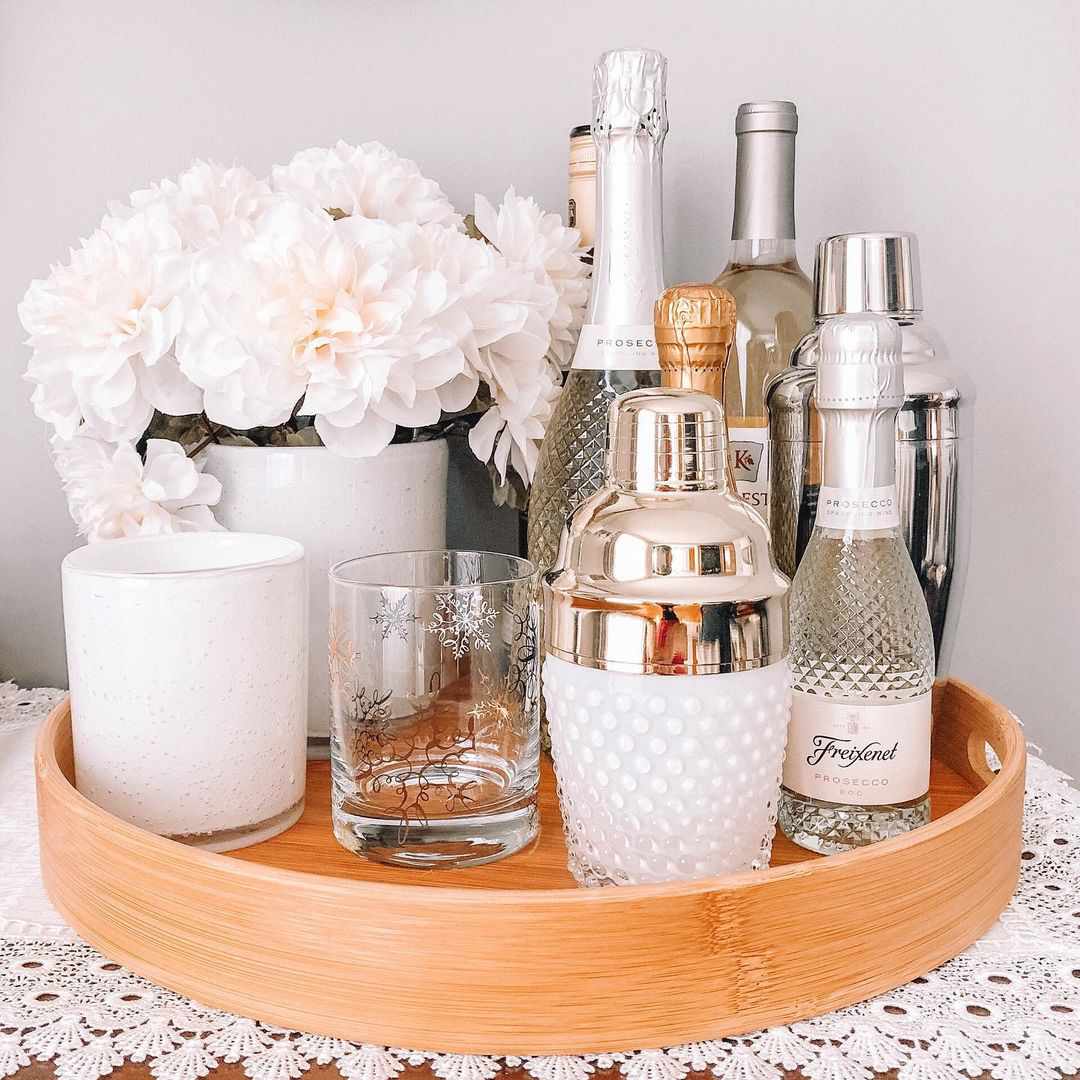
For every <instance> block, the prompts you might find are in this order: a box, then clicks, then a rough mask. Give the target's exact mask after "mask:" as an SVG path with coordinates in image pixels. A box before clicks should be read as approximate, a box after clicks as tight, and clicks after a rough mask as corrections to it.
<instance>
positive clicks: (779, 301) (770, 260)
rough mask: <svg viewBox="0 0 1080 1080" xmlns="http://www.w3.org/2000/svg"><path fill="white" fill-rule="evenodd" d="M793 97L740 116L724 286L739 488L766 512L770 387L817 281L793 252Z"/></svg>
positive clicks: (807, 319) (731, 435) (803, 328)
mask: <svg viewBox="0 0 1080 1080" xmlns="http://www.w3.org/2000/svg"><path fill="white" fill-rule="evenodd" d="M798 130H799V117H798V114H797V112H796V111H795V106H794V105H793V104H792V103H791V102H790V101H753V102H747V103H745V104H743V105H740V106H739V111H738V113H737V114H736V117H735V135H736V141H737V150H736V158H735V162H736V164H735V216H734V220H733V223H732V227H731V255H730V257H729V259H728V264H727V266H725V267H724V269H723V271H722V272H721V273H720V276H719V277H718V278H717V279H716V284H717V285H719V286H721V287H722V288H724V289H727V291H728V292H730V293H731V295H732V296H734V297H735V307H736V311H737V315H738V324H737V327H736V332H735V345H734V351H733V354H732V357H731V360H730V362H729V363H728V369H727V375H726V377H725V379H724V410H725V412H726V413H727V421H728V443H729V453H730V455H731V465H732V472H733V473H734V476H735V486H736V488H737V489H738V492H739V494H740V495H741V496H742V498H743V500H744V501H745V502H747V503H749V505H750V506H752V507H754V509H756V510H759V511H760V512H761V513H762V514H765V515H766V516H768V499H769V465H770V462H769V433H768V423H769V421H768V413H767V411H766V408H765V386H766V384H767V383H768V381H769V379H771V378H772V376H773V375H775V374H777V372H780V371H783V370H784V368H786V367H787V366H788V364H789V363H790V362H791V352H792V350H793V349H794V348H795V346H796V345H797V344H798V343H799V340H800V338H802V336H803V335H804V334H806V333H808V332H809V330H810V328H811V326H812V325H813V321H814V301H813V287H812V286H811V284H810V279H809V278H808V277H807V276H806V275H805V274H804V273H803V272H802V270H801V269H799V263H798V261H797V259H796V257H795V133H796V132H797V131H798Z"/></svg>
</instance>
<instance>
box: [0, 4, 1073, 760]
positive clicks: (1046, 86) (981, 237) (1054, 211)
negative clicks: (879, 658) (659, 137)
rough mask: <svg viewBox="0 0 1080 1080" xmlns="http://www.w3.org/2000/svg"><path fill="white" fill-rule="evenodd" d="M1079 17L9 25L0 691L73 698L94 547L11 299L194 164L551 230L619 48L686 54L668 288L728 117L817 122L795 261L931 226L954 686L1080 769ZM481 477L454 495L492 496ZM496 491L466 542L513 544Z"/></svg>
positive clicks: (679, 274)
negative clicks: (598, 62) (960, 495)
mask: <svg viewBox="0 0 1080 1080" xmlns="http://www.w3.org/2000/svg"><path fill="white" fill-rule="evenodd" d="M1078 12H1080V5H1077V4H1075V3H1073V2H1071V0H1038V2H1036V3H1031V4H1024V5H1018V4H1015V3H1009V2H1001V0H994V2H987V0H983V2H976V0H973V2H959V0H953V2H950V3H948V4H941V3H931V2H926V3H923V2H906V3H901V2H897V0H884V2H882V0H851V2H850V3H840V2H836V0H819V2H817V3H814V4H802V3H797V2H795V0H791V2H790V3H781V2H775V0H743V2H741V3H734V2H729V3H725V4H718V3H716V2H715V0H702V2H698V0H683V2H682V3H679V4H657V3H645V2H644V0H607V2H602V3H592V4H574V5H560V4H557V3H555V4H551V3H548V4H543V5H542V4H538V3H533V4H527V3H522V2H519V0H501V2H476V3H457V4H448V3H436V2H413V3H406V2H404V0H388V2H366V3H365V2H360V0H318V2H307V3H302V2H300V0H295V2H293V3H284V2H280V0H279V2H272V0H261V2H255V0H232V2H230V3H227V4H224V3H219V2H212V0H184V2H183V3H167V4H166V3H146V2H145V0H138V2H136V0H99V2H97V3H94V4H87V3H84V2H82V0H70V2H59V0H33V2H30V0H23V2H17V0H0V192H2V198H0V215H2V218H3V220H2V223H0V224H2V228H0V237H2V238H3V258H2V259H0V312H2V316H0V327H2V328H3V332H4V333H5V334H6V335H7V342H8V347H9V352H8V362H7V363H6V364H5V365H4V367H3V374H2V375H0V379H2V380H3V383H2V386H0V425H2V426H0V430H2V431H3V432H4V452H5V464H6V467H5V468H3V469H2V470H0V486H2V493H0V494H2V503H0V505H3V507H4V508H5V511H6V512H5V518H4V525H5V530H4V541H3V543H2V544H0V582H2V584H3V587H4V593H3V599H4V606H3V612H2V615H0V671H2V672H3V673H4V674H6V675H11V676H14V677H16V678H17V679H19V680H21V681H23V682H27V683H63V682H64V661H63V651H62V635H61V621H60V608H59V588H58V580H57V572H56V569H57V564H58V562H59V560H60V558H61V557H62V556H63V554H64V553H65V552H66V551H68V550H69V549H70V548H71V547H72V546H73V544H74V542H75V538H74V535H73V530H72V527H71V525H70V523H69V521H68V518H67V515H66V511H65V507H64V503H63V499H62V497H61V494H60V490H59V486H58V483H57V481H56V478H55V476H54V474H53V471H52V467H51V464H50V461H49V457H48V453H47V439H46V431H45V428H44V425H42V424H41V423H39V422H38V421H37V420H36V419H35V418H34V417H33V415H32V414H31V412H30V409H29V406H28V404H27V397H28V388H27V386H26V384H24V383H23V382H21V381H20V375H21V372H22V370H23V368H24V367H25V363H26V359H27V353H26V350H25V349H24V347H23V346H22V345H21V337H22V333H21V330H20V327H19V325H18V322H17V319H16V316H15V305H16V302H17V301H18V299H19V297H20V296H21V295H22V292H23V290H24V288H25V286H26V284H27V282H28V281H29V280H30V278H31V277H33V276H39V275H41V274H42V273H44V272H45V271H46V269H47V267H48V264H49V263H50V262H51V261H52V260H56V259H59V258H62V257H64V256H65V253H66V250H67V246H68V245H69V244H71V243H72V242H73V241H74V240H75V239H76V238H77V237H79V236H82V235H84V234H86V233H87V232H89V231H90V230H91V229H92V228H93V226H94V225H95V224H96V223H97V220H98V218H99V216H100V214H101V212H102V209H103V207H104V205H105V203H106V201H107V200H108V199H114V198H122V197H123V196H125V195H126V194H127V192H128V191H129V190H131V189H132V188H134V187H137V186H142V185H143V184H144V183H145V182H146V181H148V180H151V179H155V178H159V177H161V176H167V175H170V174H175V173H177V172H179V171H180V170H181V169H182V168H184V167H185V166H186V165H187V164H188V163H189V162H190V161H191V159H192V158H194V157H196V156H203V157H211V158H215V159H217V160H219V161H223V162H226V163H228V162H232V161H238V162H243V163H244V164H246V165H248V166H249V167H250V168H251V169H253V170H254V171H255V172H264V171H266V170H268V168H269V166H270V165H271V164H272V163H274V162H275V161H281V160H285V159H287V158H288V157H289V156H290V155H291V154H292V153H293V152H294V151H295V150H297V149H300V148H303V147H306V146H311V145H325V144H327V143H329V142H331V141H333V140H334V139H336V138H338V137H343V138H346V139H348V140H350V141H354V142H360V141H363V140H365V139H372V138H376V139H381V140H383V141H384V142H387V143H389V144H390V145H392V146H393V147H395V148H396V149H397V150H398V151H400V152H401V153H403V154H405V155H407V156H410V157H414V158H415V159H417V160H418V161H419V162H420V163H421V165H422V166H423V168H424V169H425V171H426V172H427V173H428V174H429V175H431V176H433V177H435V178H437V179H439V180H440V181H441V182H442V184H443V186H444V187H445V188H446V189H447V191H448V192H449V193H450V195H451V197H452V198H454V200H455V201H456V202H457V204H458V205H459V206H465V205H467V204H468V202H469V200H470V198H471V195H472V193H473V192H474V191H481V192H484V193H485V194H487V195H488V196H490V197H496V196H498V195H499V194H500V193H501V192H502V190H503V189H504V188H505V187H506V186H507V185H508V184H511V183H513V184H516V185H517V187H518V188H519V190H522V191H526V192H531V193H534V194H536V195H537V196H538V197H539V198H540V200H541V201H542V202H544V203H545V204H547V205H548V206H549V207H552V208H559V207H560V206H561V204H562V202H563V199H564V193H565V159H566V133H567V130H568V129H569V127H570V126H571V125H572V124H575V123H580V122H582V121H584V120H587V119H588V113H589V93H590V77H589V73H590V68H591V65H592V61H593V59H594V57H595V56H596V55H597V53H599V52H600V51H601V50H602V49H604V48H610V47H613V46H617V45H620V44H646V45H649V46H652V47H655V48H659V49H662V50H663V51H664V52H665V53H666V54H667V55H668V57H669V58H670V80H669V83H670V93H669V101H670V112H671V135H670V137H669V140H668V150H667V164H666V212H667V269H668V277H669V280H671V281H678V280H686V279H691V278H697V279H700V278H703V277H711V276H712V275H713V274H715V272H716V271H717V270H718V269H719V268H720V267H721V265H722V264H723V262H724V258H725V254H726V250H727V239H726V238H727V231H728V229H729V227H730V221H731V195H732V192H731V184H732V176H733V167H734V160H733V156H734V137H733V135H732V115H733V112H734V109H735V107H736V106H737V105H738V103H739V102H740V101H743V100H749V99H753V98H766V97H783V98H791V99H793V100H794V101H796V102H797V103H798V105H799V111H800V114H801V118H802V133H801V134H800V136H799V162H798V174H799V176H798V223H799V230H800V236H801V238H802V239H801V241H800V251H801V256H802V259H803V265H804V266H805V267H806V268H807V269H809V268H810V266H811V259H810V253H811V251H812V246H813V242H814V241H815V240H816V239H817V238H818V237H820V236H822V235H824V234H826V233H830V232H839V231H847V230H855V229H882V228H904V229H912V230H915V231H916V232H917V233H918V234H919V238H920V242H921V245H922V255H923V267H924V280H925V292H926V296H927V308H928V315H929V316H930V317H931V318H932V319H933V321H934V322H936V323H937V325H938V326H939V327H940V329H941V330H942V331H943V332H944V335H945V338H946V340H947V341H948V342H949V345H950V347H951V352H952V355H953V358H954V361H955V363H956V364H957V365H958V366H960V367H962V368H964V369H966V371H967V372H968V373H969V374H970V375H971V376H972V378H973V379H974V380H975V382H976V384H977V386H978V389H979V404H978V415H977V425H978V461H977V470H976V480H975V492H974V504H975V515H976V532H975V542H974V546H973V550H972V556H971V557H972V563H971V572H970V576H969V579H968V588H967V594H966V596H965V598H964V613H963V625H962V627H961V632H960V640H959V642H958V647H957V651H956V656H955V661H954V668H955V671H956V673H957V674H960V675H962V676H964V677H966V678H969V679H971V680H972V681H974V682H975V683H977V684H979V685H980V686H982V687H984V688H985V689H986V690H988V691H989V692H991V693H992V694H994V695H996V696H997V697H999V698H1000V699H1001V700H1003V701H1004V702H1006V703H1007V704H1008V705H1010V706H1011V707H1012V708H1014V709H1015V710H1016V711H1017V712H1019V713H1020V714H1021V715H1022V716H1023V717H1024V718H1025V719H1026V720H1027V724H1028V730H1029V733H1030V736H1031V737H1032V738H1033V739H1034V740H1036V741H1037V742H1040V743H1042V744H1043V745H1044V746H1045V748H1046V750H1047V752H1048V754H1049V755H1050V756H1051V758H1052V759H1053V760H1055V761H1056V762H1058V763H1060V764H1062V765H1063V766H1065V767H1068V768H1071V769H1072V770H1073V771H1074V772H1076V771H1077V770H1080V734H1078V732H1077V727H1076V724H1075V721H1074V718H1075V715H1076V711H1075V706H1074V702H1073V698H1072V693H1071V689H1069V687H1071V676H1072V674H1073V668H1074V664H1075V661H1074V654H1075V652H1076V647H1075V646H1076V639H1077V636H1078V631H1080V618H1078V616H1077V595H1076V594H1077V587H1078V584H1080V582H1078V574H1077V557H1076V554H1075V550H1076V542H1077V539H1078V538H1080V516H1078V511H1077V499H1076V493H1075V481H1074V477H1075V475H1076V468H1077V465H1078V463H1080V442H1078V435H1077V426H1076V424H1075V420H1074V412H1073V410H1074V409H1075V407H1076V402H1077V400H1078V391H1080V375H1078V370H1077V369H1078V360H1077V356H1078V349H1077V337H1078V323H1077V320H1076V310H1077V300H1076V285H1077V281H1078V278H1080V275H1078V273H1077V251H1078V241H1080V227H1078V226H1080V219H1078V209H1077V189H1078V182H1077V171H1076V169H1077V156H1078V155H1077V151H1078V145H1077V135H1076V109H1077V103H1078V100H1080V93H1078V91H1080V80H1078V75H1077V71H1078V69H1077V65H1076V56H1077V52H1078V48H1080V34H1078ZM481 480H482V477H480V478H479V479H478V478H477V476H476V475H475V473H474V474H473V475H472V477H471V478H469V477H466V478H465V479H464V480H461V481H460V482H461V483H462V484H463V487H462V488H461V490H466V489H467V490H470V491H473V492H477V491H479V490H480V488H481V486H482V485H481V484H480V481H481ZM491 513H492V511H491V510H490V509H489V507H488V505H487V504H486V503H485V502H484V501H483V499H482V498H480V497H479V496H477V497H476V499H475V500H474V502H473V504H471V505H470V506H469V509H468V511H467V512H466V510H465V508H464V507H463V506H461V505H459V506H458V507H457V508H456V510H455V514H456V515H457V518H456V520H455V521H454V522H452V524H451V535H452V537H454V538H455V539H457V540H458V541H461V542H465V541H468V540H470V539H472V540H474V541H477V542H479V541H485V542H489V543H490V542H492V540H491V538H492V537H495V541H496V542H497V543H500V544H502V545H503V546H506V545H508V544H510V543H512V542H513V523H512V522H511V521H508V519H507V518H506V517H505V515H504V516H503V517H502V518H501V520H500V521H499V522H498V523H497V524H496V523H494V522H493V521H491V520H488V519H487V518H486V517H485V515H488V514H491Z"/></svg>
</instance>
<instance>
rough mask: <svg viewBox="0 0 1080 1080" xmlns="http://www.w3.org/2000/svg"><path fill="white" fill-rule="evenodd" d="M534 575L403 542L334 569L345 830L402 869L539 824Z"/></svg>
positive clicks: (509, 840)
mask: <svg viewBox="0 0 1080 1080" xmlns="http://www.w3.org/2000/svg"><path fill="white" fill-rule="evenodd" d="M535 595H536V572H535V570H534V568H533V566H532V564H531V563H529V562H527V561H526V560H525V559H519V558H515V557H514V556H512V555H499V554H495V553H493V552H484V551H406V552H393V553H389V554H384V555H369V556H365V557H363V558H357V559H349V560H347V561H345V562H341V563H338V564H337V565H336V566H334V567H332V568H331V570H330V649H329V653H330V702H331V730H330V756H331V770H332V771H331V775H332V798H333V821H334V835H335V836H336V837H337V839H338V841H339V842H340V843H341V844H343V845H344V846H345V847H347V848H348V849H349V850H350V851H355V852H357V853H358V854H360V855H365V856H367V857H368V858H371V859H375V860H377V861H379V862H385V863H391V864H394V865H397V866H411V867H453V866H472V865H477V864H479V863H485V862H491V861H493V860H495V859H499V858H503V857H504V856H506V855H511V854H513V852H515V851H518V850H519V849H521V848H522V847H524V846H525V845H526V844H528V843H529V842H530V841H531V840H532V839H533V838H534V837H535V836H536V834H537V830H538V827H539V816H538V813H537V808H536V788H537V780H538V776H539V650H538V643H537V631H538V627H539V612H538V605H537V603H536V601H535Z"/></svg>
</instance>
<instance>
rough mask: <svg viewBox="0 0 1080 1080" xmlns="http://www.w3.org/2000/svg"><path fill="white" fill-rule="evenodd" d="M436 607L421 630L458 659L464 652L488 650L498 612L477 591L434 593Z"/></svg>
mask: <svg viewBox="0 0 1080 1080" xmlns="http://www.w3.org/2000/svg"><path fill="white" fill-rule="evenodd" d="M435 603H436V605H437V606H436V608H435V611H434V612H433V613H432V616H431V622H430V623H427V624H425V626H424V629H425V630H426V631H427V632H428V633H429V634H434V635H435V637H437V638H438V639H439V644H440V645H442V647H443V648H444V649H450V650H451V651H452V652H453V654H454V658H455V659H457V660H460V659H461V658H462V657H463V656H464V655H465V654H466V653H468V652H479V651H480V650H481V649H486V650H489V651H490V649H491V630H492V627H493V626H494V625H495V617H496V616H497V615H498V612H497V611H496V610H495V609H494V608H493V607H492V606H491V605H490V604H489V603H488V602H487V601H486V600H485V599H484V597H483V596H482V595H481V594H480V593H479V592H468V593H467V592H457V593H436V595H435Z"/></svg>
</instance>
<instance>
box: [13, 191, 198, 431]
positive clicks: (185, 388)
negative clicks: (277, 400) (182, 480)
mask: <svg viewBox="0 0 1080 1080" xmlns="http://www.w3.org/2000/svg"><path fill="white" fill-rule="evenodd" d="M186 273H187V260H186V258H185V256H184V254H183V252H182V250H181V243H180V237H179V234H178V233H177V231H176V229H175V228H174V226H173V224H172V221H171V220H170V216H169V213H168V211H167V209H166V208H165V207H164V206H153V207H148V208H147V209H146V210H142V211H139V212H137V213H134V214H132V215H131V216H130V217H128V218H127V219H124V220H121V219H118V218H106V219H105V220H104V221H103V222H102V225H101V227H100V228H99V229H98V230H97V231H96V232H95V233H94V234H93V235H92V236H90V237H89V238H88V239H86V240H84V241H83V242H82V246H81V247H80V248H79V249H78V250H77V251H73V252H72V253H71V261H70V262H69V263H68V264H67V265H63V266H61V265H58V266H54V267H53V269H52V272H51V273H50V275H49V277H48V278H46V279H45V280H41V281H34V282H31V284H30V288H29V289H28V290H27V292H26V296H25V297H24V298H23V301H22V303H21V304H20V305H19V317H20V319H21V320H22V324H23V326H24V327H25V328H26V330H27V332H28V333H29V335H30V336H29V339H28V344H29V345H31V346H32V347H33V350H34V354H33V356H32V357H31V360H30V364H29V366H28V368H27V372H26V377H27V378H28V379H29V380H30V381H31V382H33V383H35V384H36V387H35V389H34V393H33V396H32V398H31V400H32V401H33V404H34V410H35V411H36V412H37V414H38V416H40V417H41V419H43V420H45V421H46V422H47V423H50V424H52V425H53V426H54V428H55V429H56V431H57V433H58V434H59V435H60V436H61V437H63V438H70V437H71V436H73V435H74V433H75V430H76V429H77V428H78V426H79V424H80V422H82V421H85V423H86V427H87V430H88V432H89V433H90V434H93V435H95V436H97V437H100V438H103V439H107V440H110V441H120V440H125V439H137V438H139V437H140V436H141V435H142V433H143V431H144V430H145V429H146V425H147V424H148V423H149V421H150V417H151V416H152V415H153V411H154V408H155V407H157V408H159V409H161V410H162V411H163V412H168V413H174V414H179V413H184V412H198V411H199V409H200V408H201V395H200V394H199V393H198V391H197V390H196V389H195V388H194V387H193V386H191V385H190V384H189V383H187V382H186V381H185V380H184V379H183V378H182V377H181V376H180V374H179V371H178V369H177V367H176V364H175V361H174V360H173V358H172V353H171V349H172V345H173V341H174V339H175V337H176V334H177V332H178V330H179V328H180V325H181V323H182V321H183V309H182V305H181V301H180V299H179V294H180V292H181V291H182V289H183V288H184V285H185V282H186Z"/></svg>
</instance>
